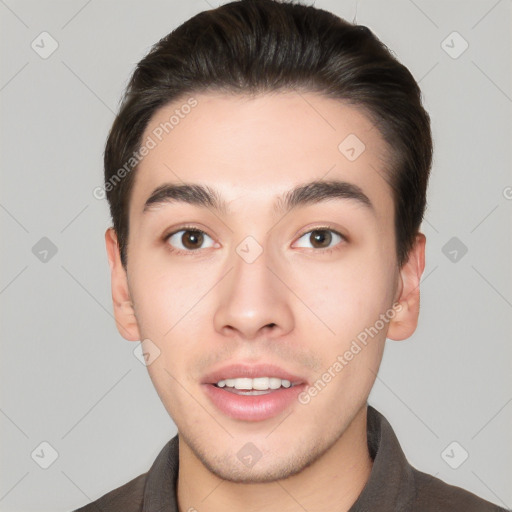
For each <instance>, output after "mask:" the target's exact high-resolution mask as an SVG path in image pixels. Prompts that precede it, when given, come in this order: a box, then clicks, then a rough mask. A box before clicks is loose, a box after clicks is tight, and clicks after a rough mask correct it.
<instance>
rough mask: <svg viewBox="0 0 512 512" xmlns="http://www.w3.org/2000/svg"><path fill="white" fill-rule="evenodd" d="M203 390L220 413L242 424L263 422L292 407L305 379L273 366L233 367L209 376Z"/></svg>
mask: <svg viewBox="0 0 512 512" xmlns="http://www.w3.org/2000/svg"><path fill="white" fill-rule="evenodd" d="M201 384H202V388H203V390H204V392H205V394H206V395H207V396H208V398H209V400H210V401H211V402H212V404H213V405H214V406H215V407H216V409H217V410H219V411H220V412H221V413H222V414H224V415H226V416H228V417H230V418H232V419H237V420H242V421H264V420H266V419H270V418H273V417H275V416H277V415H279V414H281V413H283V412H284V411H285V410H288V409H290V408H292V407H293V404H294V402H295V401H297V397H298V395H299V394H300V393H301V392H302V391H303V390H304V389H305V387H306V386H307V382H306V380H305V379H303V378H301V377H298V376H296V375H293V374H291V373H289V372H286V371H285V370H283V369H282V368H279V367H277V366H274V365H257V366H245V365H232V366H229V367H225V368H222V369H220V370H218V371H216V372H213V373H211V374H209V375H208V376H207V377H205V379H204V380H203V382H202V383H201Z"/></svg>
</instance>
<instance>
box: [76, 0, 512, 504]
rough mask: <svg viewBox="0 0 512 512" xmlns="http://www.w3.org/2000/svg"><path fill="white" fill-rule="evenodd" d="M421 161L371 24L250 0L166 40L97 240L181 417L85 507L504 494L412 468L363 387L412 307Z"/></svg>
mask: <svg viewBox="0 0 512 512" xmlns="http://www.w3.org/2000/svg"><path fill="white" fill-rule="evenodd" d="M431 161H432V140H431V131H430V121H429V116H428V114H427V113H426V112H425V110H424V109H423V107H422V104H421V93H420V90H419V88H418V85H417V84H416V82H415V81H414V79H413V77H412V75H411V74H410V73H409V71H408V70H407V69H406V68H405V67H404V66H403V65H401V64H400V63H399V62H398V61H397V60H396V59H395V58H394V57H393V56H392V55H391V54H390V52H389V51H388V49H387V48H386V47H385V46H384V45H383V44H382V43H381V42H380V41H378V39H377V38H376V37H375V36H374V35H373V34H372V33H371V32H370V31H369V30H368V29H367V28H366V27H362V26H357V25H353V24H350V23H348V22H346V21H344V20H341V19H340V18H338V17H336V16H334V15H332V14H330V13H328V12H325V11H322V10H319V9H315V8H313V7H307V6H303V5H299V4H291V3H278V2H275V1H273V0H245V1H241V2H233V3H229V4H226V5H224V6H222V7H219V8H217V9H214V10H211V11H206V12H202V13H200V14H198V15H197V16H195V17H193V18H192V19H190V20H189V21H187V22H186V23H184V24H183V25H181V26H180V27H179V28H177V29H176V30H175V31H173V32H171V33H170V34H169V35H168V36H166V37H165V38H163V39H162V40H161V41H159V42H158V43H157V44H156V45H155V46H154V47H153V48H152V50H151V51H150V53H149V54H148V55H147V56H146V57H145V58H144V59H143V60H142V61H141V62H140V63H139V64H138V66H137V69H136V70H135V72H134V74H133V77H132V79H131V81H130V83H129V85H128V89H127V93H126V96H125V98H124V102H123V104H122V106H121V109H120V112H119V114H118V116H117V118H116V120H115V122H114V125H113V127H112V130H111V133H110V134H109V138H108V141H107V145H106V149H105V191H106V192H107V198H108V201H109V204H110V208H111V214H112V219H113V228H110V229H108V230H107V232H106V234H105V240H106V246H107V252H108V259H109V264H110V268H111V272H112V297H113V302H114V313H115V318H116V322H117V325H118V328H119V331H120V333H121V334H122V336H123V337H124V338H126V339H127V340H132V341H138V340H142V345H143V351H144V354H145V358H146V364H147V368H148V372H149V375H150V378H151V379H152V382H153V384H154V386H155V388H156V390H157V392H158V394H159V396H160V398H161V400H162V402H163V404H164V406H165V407H166V409H167V411H168V413H169V415H170V416H171V418H172V420H173V421H174V422H175V424H176V426H177V428H178V435H177V436H176V437H175V438H173V439H171V440H170V441H169V443H168V444H167V445H166V446H165V447H164V448H163V450H162V451H161V453H160V454H159V456H158V458H157V459H156V460H155V462H154V464H153V465H152V467H151V469H150V470H149V471H148V472H147V473H144V474H142V475H140V476H138V477H136V478H134V479H133V480H131V481H130V482H128V483H126V484H125V485H123V486H122V487H120V488H118V489H116V490H114V491H111V492H110V493H108V494H106V495H105V496H103V497H101V498H99V499H98V500H96V501H95V502H94V503H91V504H89V505H87V506H84V507H82V508H80V509H79V510H81V511H92V510H102V511H114V510H116V511H117V510H119V511H126V512H129V511H142V510H144V511H145V512H156V511H163V510H169V511H170V510H175V511H177V510H180V511H182V512H183V511H194V510H197V511H200V512H203V511H205V512H209V511H211V512H215V511H219V510H224V511H226V510H228V511H231V510H233V511H234V510H244V511H252V510H254V511H256V510H258V511H271V510H272V511H274V510H276V511H277V510H279V511H290V512H291V511H298V510H307V511H310V512H312V511H332V510H336V511H340V512H341V511H349V510H350V511H352V512H354V511H363V510H364V511H369V510H379V511H427V510H428V511H434V510H435V511H440V510H441V511H442V510H446V511H448V510H461V511H462V510H464V511H498V510H503V509H500V508H499V507H498V506H496V505H493V504H491V503H489V502H486V501H484V500H483V499H481V498H479V497H477V496H475V495H474V494H471V493H469V492H468V491H465V490H463V489H460V488H458V487H454V486H450V485H448V484H446V483H444V482H442V481H441V480H439V479H436V478H434V477H432V476H429V475H427V474H425V473H422V472H420V471H418V470H416V469H415V468H413V467H412V466H410V465H409V463H408V462H407V460H406V458H405V456H404V454H403V452H402V451H401V448H400V445H399V443H398V441H397V439H396V437H395V435H394V433H393V430H392V428H391V426H390V424H389V423H388V421H387V420H386V419H385V418H384V417H383V416H382V415H381V414H380V413H379V412H378V411H377V410H375V409H374V408H372V407H371V406H369V405H368V403H367V398H368V395H369V393H370V391H371V388H372V386H373V384H374V382H375V378H376V375H377V372H378V369H379V365H380V362H381V359H382V355H383V350H384V344H385V340H386V338H390V339H392V340H402V339H405V338H408V337H409V336H411V334H412V333H413V332H414V330H415V328H416V325H417V320H418V314H419V283H420V279H421V275H422V273H423V270H424V266H425V236H424V235H423V234H422V233H420V232H419V227H420V224H421V221H422V218H423V214H424V209H425V204H426V189H427V183H428V177H429V172H430V166H431Z"/></svg>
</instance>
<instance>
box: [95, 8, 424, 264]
mask: <svg viewBox="0 0 512 512" xmlns="http://www.w3.org/2000/svg"><path fill="white" fill-rule="evenodd" d="M295 88H300V89H301V90H305V91H310V92H317V93H320V94H323V95H324V96H327V97H330V98H334V99H339V100H343V101H345V102H346V103H348V104H351V105H354V106H356V107H358V108H360V109H361V110H362V111H363V112H364V113H365V114H366V115H367V116H368V117H369V119H370V120H371V121H372V122H373V123H374V124H375V125H376V126H377V127H378V129H379V131H380V133H381V134H382V136H383V138H384V139H385V141H386V142H387V144H388V146H389V149H390V151H389V153H390V158H389V160H390V161H389V170H387V171H386V179H387V181H388V183H389V185H390V186H391V189H392V191H393V201H394V205H395V207H394V222H395V234H396V254H397V260H398V265H399V267H400V268H401V267H402V265H403V264H404V263H405V261H407V256H408V254H409V251H410V249H411V248H412V246H413V244H414V240H415V236H416V234H417V232H418V230H419V227H420V224H421V222H422V220H423V215H424V212H425V207H426V190H427V184H428V179H429V174H430V167H431V164H432V152H433V147H432V135H431V128H430V118H429V115H428V113H427V112H426V111H425V109H424V108H423V106H422V102H421V91H420V89H419V86H418V84H417V83H416V81H415V80H414V78H413V76H412V75H411V73H410V72H409V70H408V69H407V68H406V67H405V66H404V65H402V64H401V63H400V62H398V60H397V59H396V58H395V57H394V56H393V55H392V54H391V52H390V50H389V49H388V48H387V47H386V45H384V44H383V43H382V42H381V41H380V40H379V39H378V38H377V37H376V36H375V35H374V34H373V33H372V32H371V31H370V30H369V29H368V28H367V27H365V26H362V25H355V24H353V23H350V22H348V21H345V20H343V19H342V18H339V17H338V16H336V15H334V14H332V13H330V12H327V11H324V10H322V9H318V8H315V7H311V6H305V5H301V4H296V3H293V2H278V1H275V0H239V1H234V2H230V3H227V4H225V5H223V6H221V7H218V8H216V9H212V10H208V11H203V12H201V13H199V14H197V15H196V16H193V17H192V18H191V19H189V20H188V21H186V22H185V23H183V24H182V25H180V26H179V27H178V28H176V29H175V30H173V31H172V32H170V33H169V34H168V35H167V36H165V37H164V38H162V39H161V40H160V41H158V42H157V43H156V44H155V45H154V46H153V47H152V48H151V50H150V51H149V53H148V54H147V55H146V56H145V57H144V58H143V59H142V60H141V61H140V62H139V63H138V65H137V67H136V69H135V71H134V73H133V76H132V77H131V79H130V81H129V83H128V86H127V88H126V92H125V94H124V96H123V100H122V102H121V107H120V110H119V113H118V115H117V117H116V119H115V120H114V123H113V126H112V128H111V130H110V133H109V136H108V139H107V142H106V146H105V154H104V167H105V184H106V185H107V184H109V186H108V187H107V186H106V187H105V190H106V196H107V199H108V202H109V205H110V213H111V216H112V220H113V227H114V229H115V231H116V233H117V237H118V241H119V249H120V257H121V261H122V264H123V266H124V267H125V268H126V264H127V254H126V253H127V245H128V233H129V226H128V219H129V217H128V212H129V202H130V195H131V190H132V189H133V180H134V172H133V171H135V170H136V167H137V165H136V164H135V163H134V164H133V165H131V166H129V168H128V170H129V171H131V172H126V169H127V162H129V161H130V157H131V155H133V154H134V153H135V152H136V151H137V150H138V148H139V147H140V144H141V140H142V136H143V133H144V131H145V129H146V126H147V125H148V122H149V120H150V118H151V117H152V116H153V115H154V113H155V112H156V110H158V109H160V108H161V107H163V106H165V105H166V104H168V103H170V102H173V101H176V100H177V99H179V98H181V97H183V96H184V95H187V94H192V93H198V92H204V91H218V92H229V93H235V94H255V93H260V92H261V93H265V92H270V91H277V90H287V89H290V90H293V89H295ZM123 168H124V169H125V173H123V179H122V180H118V182H117V183H116V182H114V178H116V173H119V170H120V169H123ZM118 176H119V174H117V177H118Z"/></svg>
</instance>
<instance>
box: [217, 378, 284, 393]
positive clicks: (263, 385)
mask: <svg viewBox="0 0 512 512" xmlns="http://www.w3.org/2000/svg"><path fill="white" fill-rule="evenodd" d="M291 385H292V383H291V382H290V381H289V380H286V379H278V378H277V377H256V378H255V379H248V378H246V377H242V378H239V379H225V380H219V382H217V386H218V387H219V388H223V387H228V388H235V389H247V390H251V389H256V390H259V391H264V390H267V389H279V388H280V387H281V386H282V387H283V388H289V387H290V386H291Z"/></svg>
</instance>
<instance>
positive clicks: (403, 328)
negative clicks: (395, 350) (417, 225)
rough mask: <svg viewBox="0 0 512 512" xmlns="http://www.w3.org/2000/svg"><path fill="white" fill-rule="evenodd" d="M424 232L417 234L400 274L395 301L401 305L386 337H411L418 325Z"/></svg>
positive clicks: (423, 260) (424, 242) (403, 338)
mask: <svg viewBox="0 0 512 512" xmlns="http://www.w3.org/2000/svg"><path fill="white" fill-rule="evenodd" d="M426 241H427V240H426V238H425V235H424V234H423V233H418V234H417V235H416V241H415V243H414V246H413V247H412V249H411V251H410V252H409V257H408V260H407V262H406V263H405V264H404V265H403V267H402V268H401V270H400V274H399V281H400V282H399V285H398V289H397V294H396V296H395V302H394V304H396V303H397V302H398V303H399V304H400V306H401V307H395V310H396V314H395V316H394V317H393V318H392V319H391V320H390V322H389V328H388V332H387V335H386V337H387V338H390V339H392V340H396V341H400V340H405V339H406V338H409V337H410V336H411V335H412V334H413V333H414V331H415V330H416V327H417V325H418V316H419V314H420V280H421V276H422V274H423V270H424V269H425V244H426Z"/></svg>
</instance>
